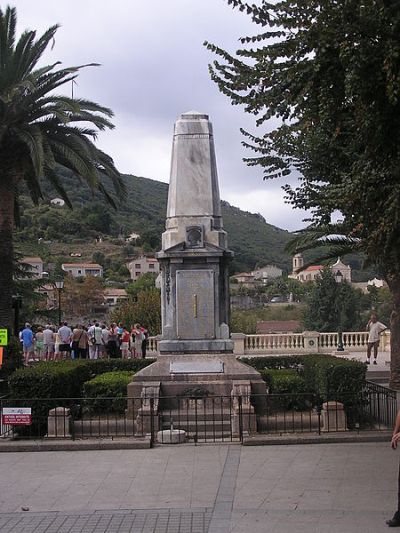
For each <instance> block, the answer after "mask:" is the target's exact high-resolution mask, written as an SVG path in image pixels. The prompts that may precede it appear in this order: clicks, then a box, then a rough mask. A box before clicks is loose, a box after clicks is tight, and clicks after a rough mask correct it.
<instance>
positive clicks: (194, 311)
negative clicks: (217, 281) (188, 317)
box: [193, 294, 197, 318]
mask: <svg viewBox="0 0 400 533" xmlns="http://www.w3.org/2000/svg"><path fill="white" fill-rule="evenodd" d="M193 318H197V294H193Z"/></svg>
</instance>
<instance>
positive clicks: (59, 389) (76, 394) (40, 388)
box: [9, 359, 154, 398]
mask: <svg viewBox="0 0 400 533" xmlns="http://www.w3.org/2000/svg"><path fill="white" fill-rule="evenodd" d="M153 362H154V359H97V360H87V359H79V360H74V361H56V362H54V361H50V362H41V363H38V364H37V365H34V366H31V367H28V368H21V369H19V370H16V371H15V372H14V373H13V374H12V376H10V379H9V389H10V396H11V397H12V398H80V396H81V394H82V386H83V384H84V383H85V382H86V381H89V380H90V379H91V378H92V377H95V376H97V375H99V374H104V373H105V372H112V371H124V370H125V371H130V372H132V373H135V372H137V371H138V370H140V369H142V368H144V367H146V366H148V365H150V364H151V363H153Z"/></svg>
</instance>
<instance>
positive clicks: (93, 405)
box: [0, 382, 397, 444]
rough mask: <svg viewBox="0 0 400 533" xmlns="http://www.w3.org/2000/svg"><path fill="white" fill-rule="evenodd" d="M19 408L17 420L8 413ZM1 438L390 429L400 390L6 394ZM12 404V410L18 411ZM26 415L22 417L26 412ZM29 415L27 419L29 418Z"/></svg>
mask: <svg viewBox="0 0 400 533" xmlns="http://www.w3.org/2000/svg"><path fill="white" fill-rule="evenodd" d="M27 409H28V410H29V409H30V410H31V413H30V415H27V414H23V415H19V416H20V418H19V419H18V423H17V424H15V423H13V420H14V422H15V419H13V418H12V416H11V418H10V415H7V416H4V413H9V412H10V410H11V411H12V410H14V411H15V412H18V410H19V411H21V413H22V411H26V410H27ZM0 410H1V413H2V415H3V416H1V419H0V437H3V438H8V437H10V438H14V439H30V438H35V439H37V438H41V439H54V438H56V439H60V438H65V439H85V438H113V439H115V438H125V437H130V438H142V439H143V438H144V437H148V438H149V439H150V444H153V443H155V442H157V441H158V442H161V443H167V442H181V441H183V440H186V441H188V442H194V443H198V442H234V441H238V442H239V441H242V440H243V437H244V436H245V435H247V434H255V433H257V432H260V433H268V434H285V433H314V434H322V433H326V432H340V431H365V430H370V431H371V430H373V431H376V430H378V431H379V430H388V429H391V428H392V427H393V425H394V422H395V418H396V411H397V399H396V393H395V391H392V390H390V389H387V388H386V387H382V386H380V385H376V384H374V383H371V382H367V383H366V385H365V387H364V390H363V391H362V393H361V394H358V395H356V396H355V395H351V394H350V395H346V394H345V393H342V394H340V395H338V396H336V397H335V396H333V397H332V396H330V397H328V398H323V397H321V396H320V395H318V394H307V393H304V394H300V393H299V394H297V393H296V394H265V395H257V396H255V395H254V396H253V395H252V396H251V397H248V396H212V397H210V396H206V397H201V398H198V397H173V398H172V397H157V396H155V397H150V398H143V397H141V398H130V397H118V398H98V397H96V398H25V399H13V398H9V397H3V398H0ZM14 411H13V412H14ZM21 417H22V418H21ZM24 417H25V419H24Z"/></svg>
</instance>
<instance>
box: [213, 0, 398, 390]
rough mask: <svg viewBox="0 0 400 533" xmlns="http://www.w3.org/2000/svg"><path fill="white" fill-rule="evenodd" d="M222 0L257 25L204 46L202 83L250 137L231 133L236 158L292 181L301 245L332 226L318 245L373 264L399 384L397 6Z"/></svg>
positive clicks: (371, 0) (377, 0)
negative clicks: (247, 119) (229, 46)
mask: <svg viewBox="0 0 400 533" xmlns="http://www.w3.org/2000/svg"><path fill="white" fill-rule="evenodd" d="M227 2H228V4H230V5H232V6H233V7H235V8H237V9H239V10H241V11H244V12H245V13H247V14H248V15H249V16H250V17H252V20H253V22H254V24H255V26H256V28H257V27H258V28H259V31H258V33H257V34H256V35H254V36H250V37H243V38H242V39H241V48H240V49H239V50H237V51H236V53H235V54H230V53H228V52H226V51H225V50H223V49H221V48H219V47H218V46H216V45H214V44H210V43H206V46H207V47H208V48H209V49H210V50H212V51H213V52H214V53H215V54H217V56H218V60H216V61H214V62H213V64H212V65H210V72H211V76H212V79H213V80H214V81H215V82H216V83H217V84H218V87H219V88H220V90H221V91H222V92H223V93H224V94H226V95H227V96H228V97H229V98H230V99H231V101H232V103H233V104H235V105H243V106H244V108H245V111H246V112H248V113H252V114H254V115H255V122H256V125H257V126H258V130H255V131H256V133H255V132H246V131H243V134H244V136H245V140H244V144H245V145H246V146H247V147H248V148H249V149H250V150H251V151H252V152H253V155H252V156H251V157H248V158H247V159H246V161H247V164H249V165H260V166H261V167H262V168H263V171H264V178H266V179H271V178H282V177H283V178H284V177H285V176H287V175H289V174H290V173H292V172H294V173H295V174H296V175H298V176H300V180H299V182H298V183H297V185H295V186H292V187H290V186H289V185H285V190H286V193H287V198H288V200H289V202H290V203H292V205H293V206H294V207H298V208H304V209H308V210H309V211H310V212H311V215H310V217H311V218H310V229H311V238H310V236H309V235H308V236H305V238H306V245H305V247H307V245H308V246H310V245H315V244H320V238H321V236H323V235H325V236H326V235H330V234H338V233H340V234H341V235H342V237H341V238H340V239H337V238H336V239H329V238H328V239H325V240H324V244H330V243H332V242H333V244H335V245H336V249H335V251H334V255H343V251H344V250H345V249H346V246H347V245H350V247H351V248H353V249H354V248H355V249H357V250H359V251H362V252H363V253H365V254H366V256H367V257H368V259H369V261H370V262H371V263H373V264H375V265H376V266H377V267H378V269H379V271H380V272H381V274H382V276H384V278H385V279H386V281H387V282H388V284H389V288H390V290H391V292H392V295H393V300H394V311H393V313H392V316H391V333H392V341H391V342H392V367H391V370H392V378H391V384H392V386H394V387H396V388H399V389H400V100H399V98H400V39H399V35H400V9H399V2H398V0H346V1H339V2H338V1H334V0H282V1H278V2H274V3H270V2H266V1H262V2H257V3H256V4H248V3H246V2H244V1H242V0H227ZM255 31H256V30H255ZM338 211H339V212H340V217H341V219H342V222H341V223H339V224H332V223H331V221H332V215H333V214H334V213H335V212H338ZM315 237H317V238H315ZM307 239H308V241H307ZM338 247H339V248H340V247H342V248H343V250H342V253H339V254H338V252H340V250H338ZM303 249H304V248H303ZM347 249H348V248H347Z"/></svg>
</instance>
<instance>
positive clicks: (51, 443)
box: [0, 437, 150, 531]
mask: <svg viewBox="0 0 400 533" xmlns="http://www.w3.org/2000/svg"><path fill="white" fill-rule="evenodd" d="M147 448H150V438H149V437H143V438H141V437H135V438H132V439H130V438H123V439H78V440H70V439H37V440H36V439H32V440H12V439H1V440H0V453H1V452H53V451H60V452H62V451H65V452H66V451H74V450H75V451H84V450H143V449H147ZM0 531H1V530H0Z"/></svg>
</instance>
